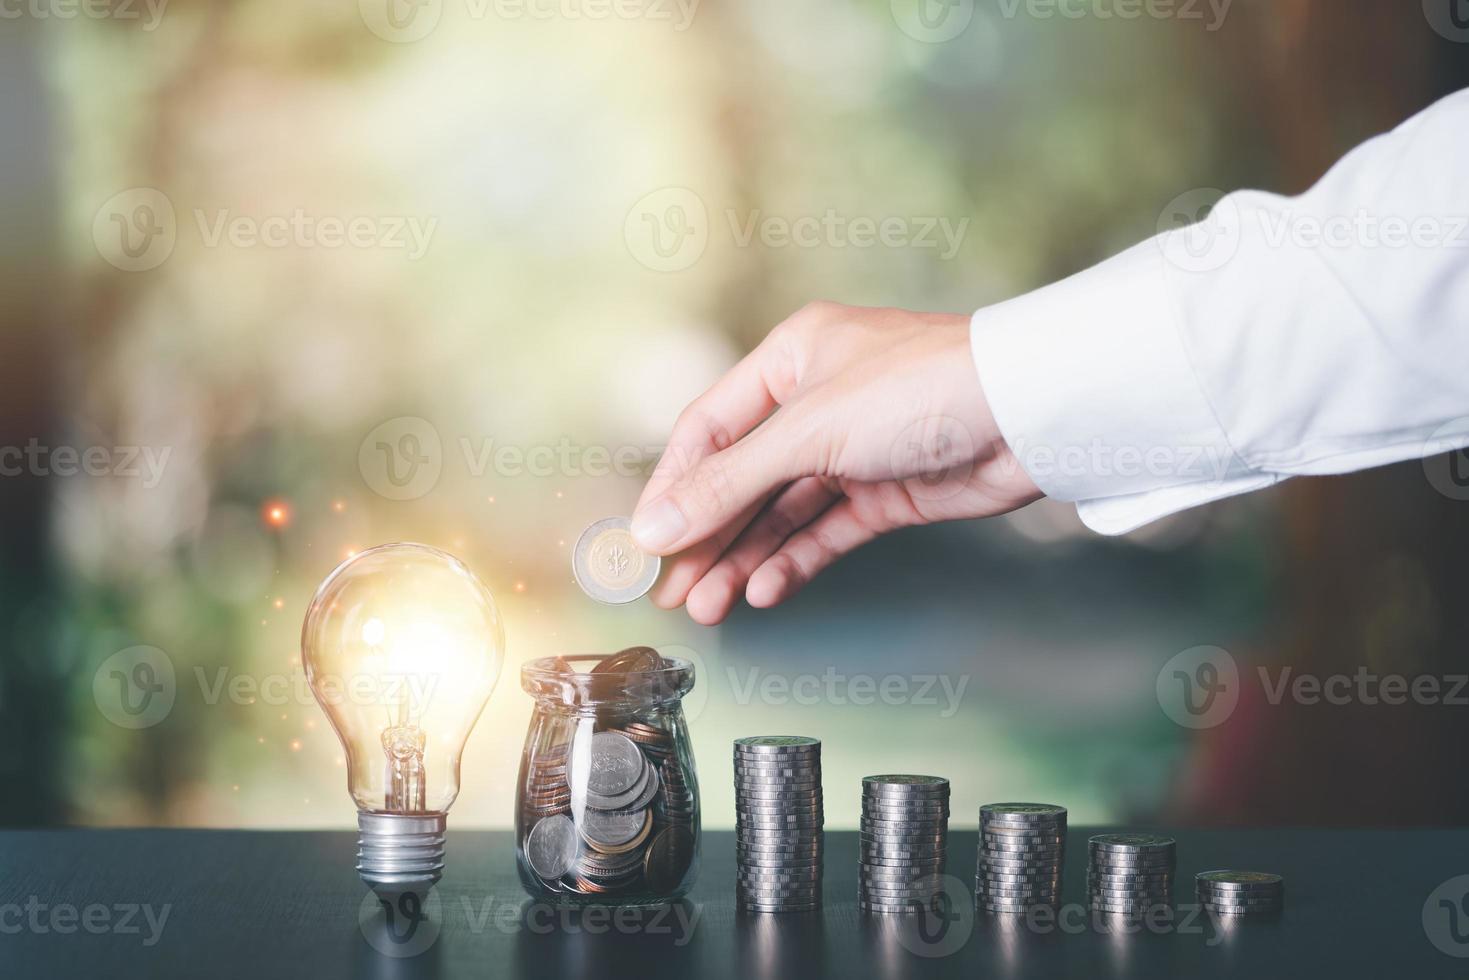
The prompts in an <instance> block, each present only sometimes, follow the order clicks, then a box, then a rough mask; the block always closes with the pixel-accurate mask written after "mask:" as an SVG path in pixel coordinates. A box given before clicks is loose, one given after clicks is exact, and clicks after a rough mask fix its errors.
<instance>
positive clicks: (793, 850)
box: [734, 735, 825, 912]
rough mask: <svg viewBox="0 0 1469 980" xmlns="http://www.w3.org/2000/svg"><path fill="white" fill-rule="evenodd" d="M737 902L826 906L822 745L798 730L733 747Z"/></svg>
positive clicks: (777, 907) (747, 907)
mask: <svg viewBox="0 0 1469 980" xmlns="http://www.w3.org/2000/svg"><path fill="white" fill-rule="evenodd" d="M734 777H735V866H736V867H735V876H736V877H735V882H736V887H735V899H736V903H737V905H738V906H739V908H741V909H743V910H744V911H746V912H814V911H815V910H817V909H819V908H820V907H821V854H822V843H823V836H822V826H823V824H824V822H825V820H824V817H823V811H822V803H821V742H819V741H818V740H816V739H814V738H805V737H803V736H799V735H761V736H756V737H754V738H738V739H735V744H734Z"/></svg>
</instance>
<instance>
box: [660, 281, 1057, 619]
mask: <svg viewBox="0 0 1469 980" xmlns="http://www.w3.org/2000/svg"><path fill="white" fill-rule="evenodd" d="M1040 496H1041V492H1040V490H1039V489H1038V488H1037V487H1036V485H1035V484H1034V483H1033V482H1032V481H1031V479H1030V477H1029V476H1027V475H1026V472H1025V470H1024V469H1023V468H1022V467H1021V466H1020V464H1019V461H1018V460H1017V459H1016V458H1015V456H1014V454H1013V453H1012V452H1011V451H1010V448H1009V447H1008V446H1007V445H1006V443H1005V440H1004V438H1003V437H1002V436H1001V435H1000V431H999V427H998V426H997V425H996V424H995V421H994V418H993V417H992V416H991V414H990V409H989V405H988V403H987V402H986V400H985V396H984V392H983V390H982V389H981V387H980V383H979V377H978V374H977V372H976V371H975V368H974V361H973V359H972V357H971V355H970V347H969V317H967V316H954V315H948V314H933V313H910V312H907V311H904V310H893V309H865V308H861V307H852V306H842V305H839V304H835V303H813V304H811V305H809V306H807V307H805V308H804V309H802V310H800V311H799V312H798V313H796V314H795V315H794V316H792V317H791V318H790V319H788V320H786V321H785V322H784V323H782V324H780V325H779V326H778V327H776V328H775V329H774V330H773V331H771V333H770V335H769V336H767V337H766V338H765V340H764V341H762V342H761V343H760V345H759V346H758V347H756V348H755V350H754V351H752V352H751V353H750V354H749V355H748V356H747V357H745V358H744V359H743V360H742V361H740V363H739V364H737V365H735V367H734V368H732V369H731V370H730V371H729V373H727V374H726V375H725V376H724V377H723V378H721V379H720V380H719V381H718V382H717V383H716V384H715V385H714V386H713V387H712V388H710V389H709V390H708V391H707V392H705V393H704V394H703V395H701V396H700V397H699V398H698V399H696V400H695V401H694V402H693V403H692V404H690V405H689V406H688V408H686V409H685V410H684V412H683V414H681V415H680V416H679V419H678V421H677V423H676V424H675V425H674V428H673V433H672V435H671V436H670V437H669V443H668V448H667V450H666V451H665V453H664V455H663V459H662V461H661V462H660V463H659V465H658V467H657V469H656V470H655V472H654V473H653V476H652V478H651V479H650V480H649V481H648V485H647V487H646V488H644V490H643V494H642V497H641V499H640V500H639V501H638V506H637V509H636V510H635V511H634V513H633V522H632V533H633V536H634V538H635V539H636V540H637V542H638V545H639V546H640V547H642V548H644V549H645V550H647V551H649V552H652V553H655V554H659V555H676V557H675V558H674V559H673V560H672V561H666V562H664V569H665V571H664V575H663V578H662V580H661V581H660V582H659V583H658V585H657V586H656V587H655V588H654V590H653V593H652V598H653V601H654V602H655V603H656V604H657V605H659V606H661V607H663V608H665V609H672V608H675V607H677V606H679V605H681V604H686V605H687V607H688V611H689V615H690V616H691V617H693V618H694V619H695V620H696V621H698V622H700V623H703V624H705V625H714V624H715V623H718V622H720V621H722V620H723V619H724V618H725V617H726V616H727V615H729V611H730V609H731V608H733V606H734V604H735V602H736V601H737V600H738V598H739V595H740V593H741V592H743V593H744V595H745V598H746V600H747V601H748V602H749V603H750V605H752V606H756V607H759V608H765V607H769V606H774V605H777V604H778V603H780V602H783V601H784V600H786V599H788V598H790V597H791V596H792V595H794V594H795V593H796V592H797V591H799V590H800V589H801V587H802V586H803V585H805V584H806V583H807V582H809V581H811V579H812V578H813V577H814V576H815V575H816V574H817V573H818V572H820V571H821V570H822V569H824V568H826V567H827V566H828V565H830V564H831V563H832V562H834V561H836V560H837V559H838V558H840V557H841V556H842V555H844V554H846V553H848V552H850V551H852V550H854V549H856V548H858V547H859V546H861V545H863V544H865V543H867V542H868V541H871V540H872V539H873V538H875V537H877V536H878V535H881V534H886V533H887V532H889V531H892V530H895V529H897V528H900V527H907V526H910V525H915V524H932V523H936V522H938V521H949V520H960V519H967V518H975V517H989V516H993V515H996V514H1003V513H1006V512H1008V511H1011V510H1015V509H1017V508H1019V507H1023V506H1024V505H1026V504H1028V503H1030V502H1031V501H1033V500H1036V499H1037V498H1039V497H1040Z"/></svg>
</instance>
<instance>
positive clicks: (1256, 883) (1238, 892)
mask: <svg viewBox="0 0 1469 980" xmlns="http://www.w3.org/2000/svg"><path fill="white" fill-rule="evenodd" d="M1194 888H1195V890H1196V892H1197V894H1198V898H1199V904H1200V905H1202V906H1203V907H1204V908H1206V909H1208V910H1209V911H1210V912H1218V913H1220V914H1222V915H1276V914H1277V913H1279V912H1280V910H1281V909H1282V908H1284V907H1285V879H1284V878H1282V877H1280V875H1273V874H1268V873H1266V872H1264V871H1205V872H1202V873H1200V874H1197V875H1194Z"/></svg>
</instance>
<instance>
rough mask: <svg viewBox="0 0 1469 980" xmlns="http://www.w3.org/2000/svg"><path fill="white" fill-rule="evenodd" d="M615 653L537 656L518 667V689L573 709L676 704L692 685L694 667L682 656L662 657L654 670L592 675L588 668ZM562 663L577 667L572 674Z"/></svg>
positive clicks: (545, 700) (539, 698)
mask: <svg viewBox="0 0 1469 980" xmlns="http://www.w3.org/2000/svg"><path fill="white" fill-rule="evenodd" d="M613 656H615V654H610V653H607V654H600V653H597V654H591V653H588V654H563V655H561V656H555V657H539V658H537V659H535V660H532V661H529V662H528V663H526V664H525V665H524V666H522V667H521V668H520V686H521V687H522V688H524V689H525V691H526V693H528V694H530V695H531V696H532V697H534V698H536V699H537V700H538V701H542V702H547V703H557V704H562V705H567V706H574V707H595V706H597V705H611V704H641V703H646V704H655V703H662V702H668V701H676V700H678V699H680V698H682V697H683V696H684V695H685V694H687V693H688V692H689V691H690V690H692V689H693V686H694V665H693V663H692V661H689V660H687V659H685V658H683V657H664V658H663V661H664V666H662V667H660V668H658V669H656V670H630V671H613V672H609V673H605V674H593V673H591V668H592V667H594V666H596V665H597V664H599V663H601V662H602V661H604V660H607V659H608V658H610V657H613ZM561 664H570V665H571V666H572V667H574V668H578V669H576V670H574V671H573V672H571V673H568V672H566V671H565V670H562V669H558V667H559V666H560V665H561Z"/></svg>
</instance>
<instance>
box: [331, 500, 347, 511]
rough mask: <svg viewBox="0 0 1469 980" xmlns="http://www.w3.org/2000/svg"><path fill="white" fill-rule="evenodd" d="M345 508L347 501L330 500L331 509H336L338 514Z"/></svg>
mask: <svg viewBox="0 0 1469 980" xmlns="http://www.w3.org/2000/svg"><path fill="white" fill-rule="evenodd" d="M346 509H347V502H346V501H345V500H333V501H332V510H334V511H336V512H337V513H338V514H340V513H341V512H342V511H344V510H346Z"/></svg>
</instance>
